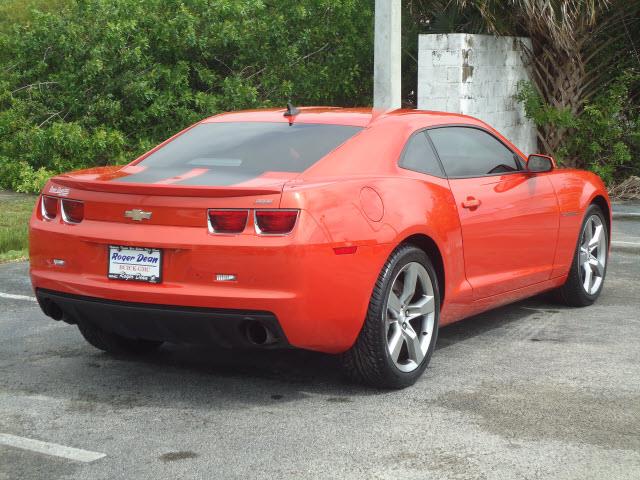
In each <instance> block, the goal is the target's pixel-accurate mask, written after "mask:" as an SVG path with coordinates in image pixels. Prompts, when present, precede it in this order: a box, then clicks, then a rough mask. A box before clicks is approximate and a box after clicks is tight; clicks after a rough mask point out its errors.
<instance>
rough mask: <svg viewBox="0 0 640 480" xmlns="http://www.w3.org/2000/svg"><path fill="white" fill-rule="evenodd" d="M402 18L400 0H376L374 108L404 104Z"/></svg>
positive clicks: (391, 107)
mask: <svg viewBox="0 0 640 480" xmlns="http://www.w3.org/2000/svg"><path fill="white" fill-rule="evenodd" d="M401 19H402V11H401V5H400V0H376V20H375V45H374V53H373V61H374V70H373V106H374V108H379V109H383V110H387V109H395V108H400V105H401V70H400V68H401V65H400V54H401V49H400V43H401V39H400V32H401V25H402V22H401Z"/></svg>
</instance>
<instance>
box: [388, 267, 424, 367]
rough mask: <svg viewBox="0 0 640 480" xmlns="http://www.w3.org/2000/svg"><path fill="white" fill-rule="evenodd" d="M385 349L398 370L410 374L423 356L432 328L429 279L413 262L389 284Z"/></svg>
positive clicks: (421, 268)
mask: <svg viewBox="0 0 640 480" xmlns="http://www.w3.org/2000/svg"><path fill="white" fill-rule="evenodd" d="M385 324H386V327H387V349H388V351H389V355H390V356H391V359H392V360H393V362H394V364H395V366H396V367H397V368H398V370H400V371H402V372H411V371H413V370H415V369H416V368H418V367H419V366H420V364H421V363H422V361H423V360H424V358H425V355H426V354H427V350H428V349H429V344H430V343H431V338H432V335H433V328H434V324H435V300H434V290H433V284H432V282H431V278H430V277H429V274H428V273H427V270H426V269H425V268H424V267H423V266H422V265H421V264H420V263H417V262H411V263H408V264H407V265H405V266H404V267H403V268H402V270H400V272H398V274H397V275H396V278H395V279H394V280H393V283H392V284H391V289H390V291H389V296H388V298H387V306H386V309H385Z"/></svg>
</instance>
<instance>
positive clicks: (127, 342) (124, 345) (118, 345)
mask: <svg viewBox="0 0 640 480" xmlns="http://www.w3.org/2000/svg"><path fill="white" fill-rule="evenodd" d="M78 329H79V330H80V333H81V334H82V336H83V337H84V339H85V340H86V341H87V342H89V343H90V344H91V345H93V346H94V347H96V348H98V349H100V350H103V351H105V352H108V353H113V354H118V355H123V354H124V355H126V354H129V355H131V354H134V355H141V354H145V353H150V352H153V351H154V350H156V349H157V348H158V347H159V346H160V345H162V343H163V342H160V341H155V340H143V339H132V338H126V337H122V336H120V335H117V334H115V333H111V332H107V331H106V330H103V329H101V328H100V327H98V326H97V325H94V324H93V323H90V322H84V321H83V322H78Z"/></svg>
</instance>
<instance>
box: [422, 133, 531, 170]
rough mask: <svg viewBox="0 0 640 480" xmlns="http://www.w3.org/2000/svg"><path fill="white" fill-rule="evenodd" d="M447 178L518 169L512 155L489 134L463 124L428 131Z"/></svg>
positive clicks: (514, 157)
mask: <svg viewBox="0 0 640 480" xmlns="http://www.w3.org/2000/svg"><path fill="white" fill-rule="evenodd" d="M429 136H430V137H431V140H432V141H433V144H434V145H435V147H436V150H437V152H438V155H439V157H440V160H441V161H442V165H443V166H444V169H445V171H446V173H447V176H449V177H480V176H483V175H490V174H493V173H507V172H513V171H516V170H520V165H519V163H518V162H517V160H516V156H515V154H514V153H513V152H512V151H511V150H509V149H508V148H507V147H505V146H504V145H503V144H502V143H501V142H500V141H499V140H498V139H497V138H495V137H494V136H493V135H490V134H488V133H487V132H483V131H482V130H478V129H477V128H466V127H444V128H434V129H431V130H429Z"/></svg>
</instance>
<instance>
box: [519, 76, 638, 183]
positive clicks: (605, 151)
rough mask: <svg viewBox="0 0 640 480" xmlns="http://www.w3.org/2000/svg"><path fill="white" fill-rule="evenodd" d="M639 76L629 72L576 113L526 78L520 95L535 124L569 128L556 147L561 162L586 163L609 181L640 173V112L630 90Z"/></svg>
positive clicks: (559, 128) (581, 165)
mask: <svg viewBox="0 0 640 480" xmlns="http://www.w3.org/2000/svg"><path fill="white" fill-rule="evenodd" d="M639 80H640V75H638V74H637V73H634V72H632V71H628V72H625V73H623V74H622V75H620V76H619V77H618V78H617V79H616V80H615V81H613V82H612V83H611V84H609V86H608V87H607V88H606V89H604V90H603V91H602V92H601V93H600V94H599V95H597V96H596V97H595V98H594V99H593V100H592V101H590V102H589V103H587V104H586V105H585V106H584V108H583V109H582V111H581V112H580V113H578V114H574V113H572V112H571V111H569V110H559V109H556V108H553V107H551V106H550V105H548V104H546V103H545V102H544V101H543V100H542V99H541V97H540V95H539V94H538V92H537V91H536V89H535V88H534V87H533V85H531V84H528V83H521V84H520V86H519V92H518V96H517V98H518V100H519V101H520V102H522V103H523V105H524V108H525V112H526V115H527V117H528V118H531V119H532V120H533V121H534V123H535V124H536V126H538V127H539V128H552V129H556V130H567V131H568V132H569V134H568V135H567V137H566V138H567V140H566V141H565V142H564V143H563V145H562V146H561V147H560V149H558V151H556V152H548V153H550V154H553V155H555V156H556V157H557V159H558V161H559V162H560V163H561V164H565V165H569V166H577V167H580V168H588V169H590V170H593V171H594V172H596V173H597V174H599V175H600V176H601V177H602V179H603V180H605V182H607V183H609V184H610V183H612V182H614V181H616V180H619V179H621V178H625V177H627V176H628V175H630V174H638V173H640V158H637V157H636V156H635V155H634V152H639V151H640V112H639V111H638V108H637V106H635V105H634V104H633V102H632V100H631V99H632V95H630V90H631V88H632V87H633V86H634V85H637V84H638V81H639Z"/></svg>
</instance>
